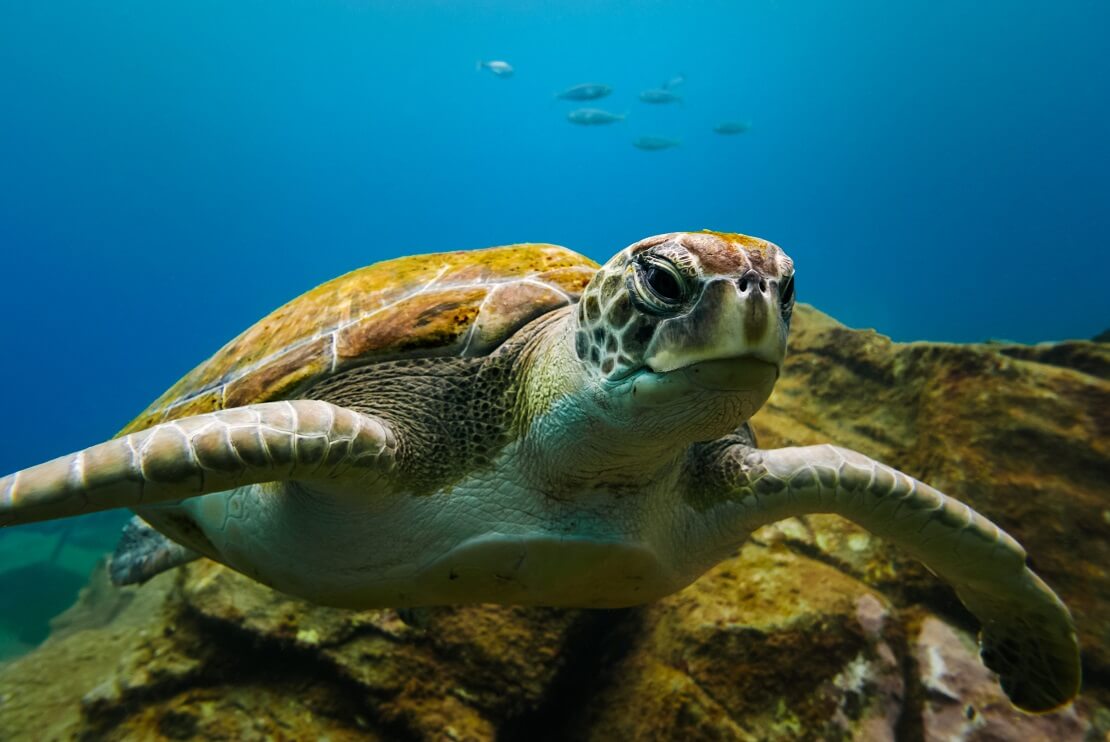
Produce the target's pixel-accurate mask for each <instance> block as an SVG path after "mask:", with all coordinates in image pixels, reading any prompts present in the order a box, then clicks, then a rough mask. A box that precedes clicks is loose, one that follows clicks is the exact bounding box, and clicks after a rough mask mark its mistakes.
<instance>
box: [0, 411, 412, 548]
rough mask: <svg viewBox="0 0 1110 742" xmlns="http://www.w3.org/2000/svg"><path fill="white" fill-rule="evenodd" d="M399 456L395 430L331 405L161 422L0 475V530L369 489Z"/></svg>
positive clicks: (227, 413)
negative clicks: (229, 499) (310, 491)
mask: <svg viewBox="0 0 1110 742" xmlns="http://www.w3.org/2000/svg"><path fill="white" fill-rule="evenodd" d="M396 450H397V438H396V436H395V435H394V434H393V432H392V430H391V429H390V427H389V425H388V424H386V423H384V422H382V421H381V420H378V419H377V418H374V417H371V416H369V415H365V414H362V413H360V412H355V411H353V410H349V409H346V408H343V407H338V406H336V405H333V404H330V403H328V402H321V401H316V400H294V401H287V402H266V403H261V404H253V405H247V406H245V407H235V408H231V409H227V410H220V411H218V412H212V413H208V414H205V415H197V416H195V417H186V418H181V419H178V420H172V421H170V422H165V423H161V424H159V425H155V426H154V427H151V428H147V429H145V430H142V431H139V432H137V433H131V434H129V435H126V436H123V437H121V438H115V439H113V440H110V441H107V442H105V443H101V444H99V445H96V446H92V447H90V448H86V449H84V450H83V451H78V452H76V453H73V454H70V455H68V456H62V457H60V458H57V459H54V460H53V461H48V462H46V463H45V464H40V465H38V466H33V467H31V468H29V469H24V470H22V471H19V472H16V473H15V474H10V475H8V476H6V477H4V478H2V479H0V526H11V525H17V524H21V523H31V522H34V521H40V520H50V519H53V518H64V517H66V516H71V515H81V514H83V513H91V512H95V511H98V510H109V509H111V508H123V507H128V508H131V507H138V506H143V505H153V504H155V503H159V502H172V501H175V500H181V499H185V498H188V497H196V496H198V495H207V494H210V493H213V492H222V491H225V490H230V489H234V488H236V487H241V486H243V485H248V484H258V483H261V482H271V481H278V480H296V481H303V482H308V483H311V484H312V485H313V486H314V487H319V488H320V489H322V490H324V491H330V490H332V489H333V488H331V487H330V486H329V485H331V484H332V483H334V482H337V481H341V482H342V484H343V486H342V487H341V488H334V489H336V490H339V489H342V490H343V491H364V490H367V489H369V485H371V484H373V483H374V482H375V481H376V480H377V479H379V478H380V477H383V476H385V475H387V474H388V472H389V471H391V470H392V468H393V465H394V461H395V456H394V454H395V453H396ZM362 482H365V483H366V485H367V486H366V487H363V486H361V484H362Z"/></svg>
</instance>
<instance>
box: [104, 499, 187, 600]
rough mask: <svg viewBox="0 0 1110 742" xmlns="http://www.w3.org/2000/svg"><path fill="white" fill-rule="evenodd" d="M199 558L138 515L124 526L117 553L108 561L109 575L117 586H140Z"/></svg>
mask: <svg viewBox="0 0 1110 742" xmlns="http://www.w3.org/2000/svg"><path fill="white" fill-rule="evenodd" d="M200 557H201V554H200V553H199V552H197V551H193V550H192V549H190V548H189V547H187V546H182V545H181V544H179V543H177V542H176V541H173V540H171V539H170V538H169V537H167V536H165V535H163V534H161V533H159V532H158V531H156V530H154V529H153V528H151V527H150V526H149V525H147V523H146V521H144V520H143V519H142V518H140V517H139V516H137V515H136V516H135V517H134V518H132V519H131V520H130V521H128V523H127V525H126V526H124V527H123V533H122V534H121V535H120V539H119V543H118V544H116V550H115V552H113V554H112V558H111V559H109V560H108V576H109V577H111V578H112V584H114V585H141V584H142V583H144V582H146V581H147V580H149V579H151V578H152V577H154V576H156V575H159V574H161V573H162V572H165V571H166V570H169V569H173V568H174V567H180V566H181V565H182V564H188V563H189V562H191V561H193V560H194V559H199V558H200Z"/></svg>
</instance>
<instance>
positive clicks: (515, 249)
mask: <svg viewBox="0 0 1110 742" xmlns="http://www.w3.org/2000/svg"><path fill="white" fill-rule="evenodd" d="M597 268H598V265H597V263H595V262H593V261H592V260H590V259H589V258H586V257H584V256H582V255H579V254H578V253H576V252H573V251H571V250H568V249H566V248H564V247H559V246H557V245H547V244H521V245H509V246H505V247H492V248H487V249H484V250H464V251H459V252H446V253H433V254H428V255H413V256H410V257H404V258H397V259H396V260H387V261H384V262H381V263H375V264H374V265H371V266H367V267H366V268H361V269H359V270H356V271H352V272H351V273H347V274H346V275H343V276H340V277H339V278H336V279H333V280H331V281H328V282H327V283H325V284H323V285H321V286H318V287H316V288H315V289H312V290H311V291H309V292H308V293H305V294H302V295H301V296H300V297H298V298H296V299H294V300H293V301H291V302H289V303H288V304H285V305H284V306H282V307H280V308H279V309H277V310H275V311H274V312H273V313H272V314H270V315H269V316H267V317H266V318H264V319H262V320H261V321H259V322H258V323H257V324H255V325H254V326H253V327H251V328H250V329H248V330H247V331H246V332H244V333H242V334H241V335H239V336H238V337H237V338H235V339H234V340H232V341H231V342H229V343H228V344H227V345H225V346H224V347H222V348H220V350H218V351H216V354H215V355H213V356H212V357H211V358H209V359H208V360H207V361H205V362H204V363H202V364H201V365H199V366H197V367H196V368H195V369H193V370H192V371H190V372H189V373H188V374H186V375H185V377H184V378H182V379H181V380H180V381H179V382H177V383H176V384H174V385H173V386H172V387H170V388H169V389H168V390H167V391H166V392H165V393H164V394H163V395H162V396H161V397H159V398H158V399H157V400H155V401H154V403H153V404H151V406H150V407H148V408H147V409H146V410H145V411H144V412H143V413H142V414H141V415H139V416H138V417H137V418H135V419H134V420H133V421H132V422H131V423H130V424H129V425H128V426H127V427H126V428H124V429H123V431H121V434H125V433H131V432H134V431H136V430H142V429H143V428H147V427H150V426H151V425H156V424H158V423H160V422H164V421H166V420H171V419H176V418H181V417H188V416H190V415H199V414H202V413H205V412H212V411H214V410H219V409H224V408H228V407H239V406H242V405H247V404H252V403H255V402H266V401H271V400H278V399H291V398H295V397H296V396H297V394H298V392H300V391H301V390H303V389H305V388H307V387H308V386H310V385H312V384H313V383H315V382H317V381H319V380H320V379H323V378H326V377H328V376H330V375H332V374H335V373H338V372H341V371H345V370H347V369H350V368H353V367H356V366H361V365H365V364H367V363H372V362H376V361H381V360H393V359H399V358H420V357H443V356H483V355H487V354H489V353H490V352H491V351H493V350H494V349H495V348H497V346H499V345H500V344H501V343H503V342H504V341H505V340H506V339H507V338H509V337H510V336H511V335H512V334H513V333H515V332H516V331H517V330H519V329H520V328H521V327H523V326H524V325H525V324H526V323H528V322H530V321H531V320H533V319H535V318H536V317H538V316H540V315H541V314H544V313H546V312H549V311H551V310H553V309H556V308H557V307H560V306H564V305H566V304H571V303H574V302H576V301H578V297H579V296H580V295H581V293H582V291H583V289H585V287H586V284H587V283H588V282H589V280H590V278H592V277H593V275H594V273H595V272H596V271H597Z"/></svg>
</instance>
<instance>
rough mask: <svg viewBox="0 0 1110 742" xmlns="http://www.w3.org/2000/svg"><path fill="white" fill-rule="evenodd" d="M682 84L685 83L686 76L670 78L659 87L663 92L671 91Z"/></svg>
mask: <svg viewBox="0 0 1110 742" xmlns="http://www.w3.org/2000/svg"><path fill="white" fill-rule="evenodd" d="M684 82H686V76H685V75H675V76H674V77H672V78H671V79H670V80H667V81H666V82H665V83H663V84H662V85H660V86H659V87H661V88H663V89H664V90H673V89H674V88H677V87H678V86H679V85H681V84H682V83H684Z"/></svg>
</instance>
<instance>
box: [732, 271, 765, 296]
mask: <svg viewBox="0 0 1110 742" xmlns="http://www.w3.org/2000/svg"><path fill="white" fill-rule="evenodd" d="M736 285H737V286H738V287H739V288H740V293H741V294H744V293H747V291H748V289H749V288H750V289H758V290H759V293H761V294H766V293H767V279H766V278H764V277H763V276H761V275H759V274H758V273H757V272H756V271H754V270H749V271H748V272H747V273H745V274H744V275H742V276H740V280H739V281H737V282H736Z"/></svg>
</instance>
